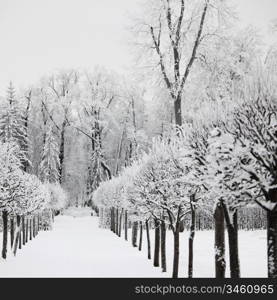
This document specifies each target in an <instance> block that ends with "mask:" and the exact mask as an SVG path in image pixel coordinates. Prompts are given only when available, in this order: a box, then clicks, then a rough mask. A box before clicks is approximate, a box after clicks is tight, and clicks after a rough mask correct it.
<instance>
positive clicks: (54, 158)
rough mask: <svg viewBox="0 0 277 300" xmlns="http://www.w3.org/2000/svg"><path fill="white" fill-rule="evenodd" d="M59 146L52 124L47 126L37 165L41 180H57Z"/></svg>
mask: <svg viewBox="0 0 277 300" xmlns="http://www.w3.org/2000/svg"><path fill="white" fill-rule="evenodd" d="M59 165H60V161H59V146H58V143H57V141H56V138H55V133H54V131H53V127H52V125H49V126H48V129H47V132H46V136H45V143H44V148H43V152H42V157H41V163H40V166H39V176H40V178H41V180H42V181H43V182H50V183H56V182H59Z"/></svg>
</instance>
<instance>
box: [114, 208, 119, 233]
mask: <svg viewBox="0 0 277 300" xmlns="http://www.w3.org/2000/svg"><path fill="white" fill-rule="evenodd" d="M118 220H119V214H118V208H116V210H115V221H116V224H115V233H116V235H117V236H118V232H119V224H118V223H119V222H118Z"/></svg>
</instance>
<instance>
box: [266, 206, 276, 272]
mask: <svg viewBox="0 0 277 300" xmlns="http://www.w3.org/2000/svg"><path fill="white" fill-rule="evenodd" d="M267 257H268V259H267V264H268V277H269V278H277V212H276V211H275V212H273V211H268V212H267Z"/></svg>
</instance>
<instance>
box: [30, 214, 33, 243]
mask: <svg viewBox="0 0 277 300" xmlns="http://www.w3.org/2000/svg"><path fill="white" fill-rule="evenodd" d="M29 222H30V227H29V238H30V241H31V240H32V238H33V220H32V217H31V218H30V221H29Z"/></svg>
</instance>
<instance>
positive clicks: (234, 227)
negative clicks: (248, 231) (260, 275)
mask: <svg viewBox="0 0 277 300" xmlns="http://www.w3.org/2000/svg"><path fill="white" fill-rule="evenodd" d="M222 205H223V210H224V217H225V221H226V225H227V232H228V241H229V260H230V273H231V274H230V275H231V278H239V277H240V264H239V249H238V223H237V219H238V216H237V211H235V212H233V215H232V218H233V222H232V221H231V219H230V215H229V211H228V208H227V206H226V205H225V204H224V203H223V204H222Z"/></svg>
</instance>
